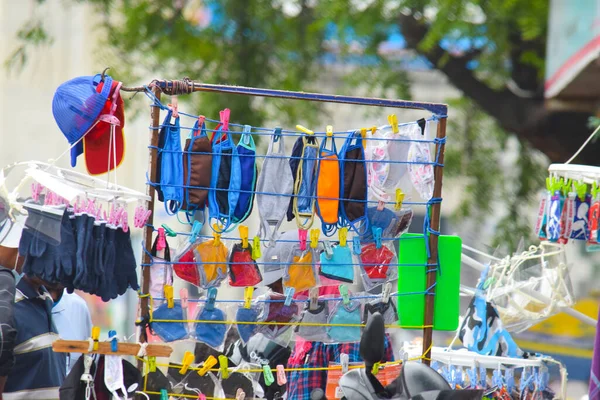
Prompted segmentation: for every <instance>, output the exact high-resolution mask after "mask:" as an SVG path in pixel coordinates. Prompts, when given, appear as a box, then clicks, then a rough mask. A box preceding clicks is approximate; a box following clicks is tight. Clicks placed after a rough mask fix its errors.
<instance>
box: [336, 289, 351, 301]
mask: <svg viewBox="0 0 600 400" xmlns="http://www.w3.org/2000/svg"><path fill="white" fill-rule="evenodd" d="M339 291H340V294H341V295H342V301H343V302H344V304H349V303H350V297H348V287H347V286H346V285H340V287H339Z"/></svg>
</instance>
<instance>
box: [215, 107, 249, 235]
mask: <svg viewBox="0 0 600 400" xmlns="http://www.w3.org/2000/svg"><path fill="white" fill-rule="evenodd" d="M226 112H227V114H228V112H229V110H227V109H226V110H224V111H221V120H222V121H223V122H222V123H221V124H219V127H218V129H217V131H216V132H215V133H214V135H213V138H212V141H213V159H212V161H213V163H212V173H211V180H210V187H211V191H210V192H209V195H208V213H209V217H210V218H211V219H214V220H216V221H211V226H212V225H213V223H216V222H219V223H220V224H221V226H222V230H223V231H227V230H229V228H230V226H231V225H232V223H233V214H234V211H235V208H236V206H237V203H238V200H239V197H240V187H241V184H242V182H241V181H242V177H241V166H240V158H239V155H238V151H237V148H236V147H235V146H233V143H232V140H231V135H230V133H229V122H228V120H229V117H228V116H227V117H226V118H227V119H226V120H225V119H224V118H225V117H224V115H225V114H224V113H226ZM225 121H227V122H226V123H225Z"/></svg>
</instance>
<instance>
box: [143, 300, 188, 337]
mask: <svg viewBox="0 0 600 400" xmlns="http://www.w3.org/2000/svg"><path fill="white" fill-rule="evenodd" d="M152 319H164V320H181V321H183V309H182V308H181V303H180V302H179V301H177V300H176V301H175V304H174V305H173V308H169V307H167V303H164V304H163V305H162V306H160V307H158V308H157V309H156V310H154V312H153V313H152ZM150 327H151V328H152V330H153V331H154V333H155V334H156V335H157V336H158V337H160V338H161V339H162V341H163V342H173V341H175V340H181V339H185V338H186V337H187V336H188V332H187V329H186V328H185V324H184V323H183V322H152V323H150Z"/></svg>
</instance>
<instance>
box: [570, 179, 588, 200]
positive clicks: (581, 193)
mask: <svg viewBox="0 0 600 400" xmlns="http://www.w3.org/2000/svg"><path fill="white" fill-rule="evenodd" d="M573 186H574V187H575V192H577V196H578V197H579V200H581V201H585V195H586V194H587V185H586V184H585V183H583V182H573Z"/></svg>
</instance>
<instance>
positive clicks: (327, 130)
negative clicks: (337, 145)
mask: <svg viewBox="0 0 600 400" xmlns="http://www.w3.org/2000/svg"><path fill="white" fill-rule="evenodd" d="M325 134H326V136H327V137H333V126H331V125H327V128H325Z"/></svg>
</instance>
